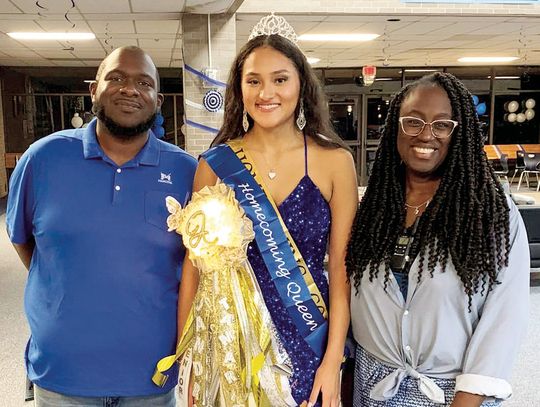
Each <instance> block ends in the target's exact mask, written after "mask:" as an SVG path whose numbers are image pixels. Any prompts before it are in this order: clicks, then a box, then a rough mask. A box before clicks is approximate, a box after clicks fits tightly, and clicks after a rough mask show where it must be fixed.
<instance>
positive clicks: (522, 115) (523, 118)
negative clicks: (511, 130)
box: [517, 113, 527, 123]
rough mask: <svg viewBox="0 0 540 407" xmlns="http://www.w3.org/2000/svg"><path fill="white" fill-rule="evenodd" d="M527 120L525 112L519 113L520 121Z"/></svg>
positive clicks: (518, 119)
mask: <svg viewBox="0 0 540 407" xmlns="http://www.w3.org/2000/svg"><path fill="white" fill-rule="evenodd" d="M525 120H527V118H526V117H525V115H524V114H523V113H518V114H517V121H518V123H523V122H524V121H525Z"/></svg>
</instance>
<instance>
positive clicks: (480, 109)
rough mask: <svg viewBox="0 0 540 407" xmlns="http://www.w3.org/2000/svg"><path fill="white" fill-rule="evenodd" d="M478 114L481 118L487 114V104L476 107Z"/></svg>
mask: <svg viewBox="0 0 540 407" xmlns="http://www.w3.org/2000/svg"><path fill="white" fill-rule="evenodd" d="M476 113H478V115H479V116H481V115H483V114H485V113H486V104H485V103H484V102H482V103H480V104H479V105H478V106H476Z"/></svg>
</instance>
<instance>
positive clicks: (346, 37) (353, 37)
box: [298, 34, 379, 41]
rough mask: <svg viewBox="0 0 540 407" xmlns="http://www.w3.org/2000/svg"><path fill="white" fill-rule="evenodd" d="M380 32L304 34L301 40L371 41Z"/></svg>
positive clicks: (300, 37)
mask: <svg viewBox="0 0 540 407" xmlns="http://www.w3.org/2000/svg"><path fill="white" fill-rule="evenodd" d="M377 37H379V34H302V35H301V36H299V37H298V39H299V40H300V41H371V40H374V39H375V38H377Z"/></svg>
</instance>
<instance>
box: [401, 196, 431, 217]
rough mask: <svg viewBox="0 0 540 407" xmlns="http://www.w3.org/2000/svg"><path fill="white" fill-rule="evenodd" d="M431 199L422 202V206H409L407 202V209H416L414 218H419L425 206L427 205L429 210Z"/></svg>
mask: <svg viewBox="0 0 540 407" xmlns="http://www.w3.org/2000/svg"><path fill="white" fill-rule="evenodd" d="M431 198H433V197H431ZM431 198H429V199H428V200H427V201H425V202H422V203H421V204H420V205H418V206H413V205H409V204H408V203H407V202H405V206H406V207H407V208H410V209H414V216H418V214H419V213H420V208H421V207H422V206H424V205H425V206H426V208H427V207H428V205H429V203H430V202H431Z"/></svg>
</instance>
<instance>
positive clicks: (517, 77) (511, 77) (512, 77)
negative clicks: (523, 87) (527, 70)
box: [488, 75, 521, 79]
mask: <svg viewBox="0 0 540 407" xmlns="http://www.w3.org/2000/svg"><path fill="white" fill-rule="evenodd" d="M488 79H491V75H490V76H488ZM495 79H521V76H496V77H495Z"/></svg>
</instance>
